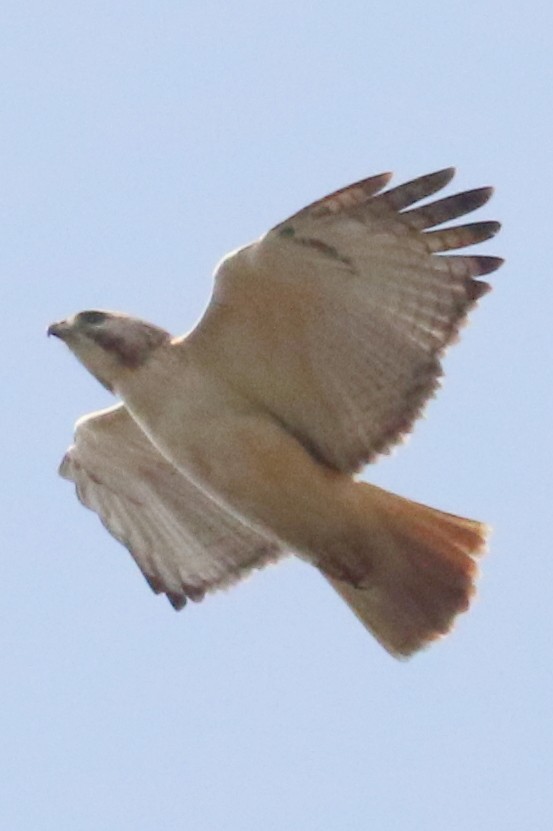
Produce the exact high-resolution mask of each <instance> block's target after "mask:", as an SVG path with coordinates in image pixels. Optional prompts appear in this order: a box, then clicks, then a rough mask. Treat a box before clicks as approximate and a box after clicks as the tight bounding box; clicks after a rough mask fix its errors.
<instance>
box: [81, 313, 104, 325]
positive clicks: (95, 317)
mask: <svg viewBox="0 0 553 831" xmlns="http://www.w3.org/2000/svg"><path fill="white" fill-rule="evenodd" d="M78 318H79V320H82V322H83V323H92V324H97V323H103V322H104V320H105V319H106V313H105V312H80V314H79V315H78Z"/></svg>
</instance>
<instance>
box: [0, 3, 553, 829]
mask: <svg viewBox="0 0 553 831" xmlns="http://www.w3.org/2000/svg"><path fill="white" fill-rule="evenodd" d="M552 31H553V12H552V11H551V4H550V3H547V2H543V3H539V2H532V1H531V0H530V2H527V3H525V4H520V3H516V4H514V3H510V2H508V0H507V2H506V0H502V1H501V2H493V0H479V2H475V0H463V2H457V1H456V0H452V2H449V3H445V4H444V3H443V0H440V2H438V0H431V1H430V2H419V3H415V2H413V3H408V2H393V1H392V2H390V0H388V2H380V0H379V2H374V3H371V2H366V0H359V2H354V0H345V2H343V3H336V2H332V3H331V2H319V3H317V2H309V1H308V0H306V2H302V3H298V2H290V0H279V2H278V3H277V2H272V0H266V1H265V2H259V0H255V1H254V0H250V1H249V2H248V0H237V2H222V0H220V2H214V0H201V2H200V0H188V2H186V0H183V2H176V0H156V2H153V0H152V2H142V1H141V0H139V2H128V0H126V1H124V2H107V0H97V2H93V3H83V2H81V3H79V2H61V0H59V1H58V2H49V0H42V2H38V1H37V2H29V0H18V1H17V2H14V0H4V2H3V3H2V8H1V11H0V32H1V40H2V46H1V55H0V60H1V69H0V77H1V83H0V124H1V127H0V161H1V176H0V212H1V237H2V244H1V246H0V280H1V297H2V299H3V303H2V353H1V355H2V357H1V376H2V390H3V393H2V408H1V410H0V420H1V423H0V429H1V435H2V437H3V465H2V467H3V483H4V484H3V488H2V496H1V505H0V527H1V533H2V537H1V539H2V554H1V562H2V566H1V574H2V624H1V627H0V642H1V656H2V658H1V661H2V685H1V693H0V696H1V706H0V748H1V752H0V827H2V828H4V829H6V830H7V831H8V829H9V831H103V829H107V830H108V831H111V829H113V830H114V831H131V829H132V831H160V830H162V829H178V828H187V829H201V831H204V829H206V830H207V831H211V830H212V829H213V831H219V829H221V831H223V830H224V831H254V829H255V831H258V829H263V831H269V830H270V831H273V829H274V830H275V831H281V830H282V831H285V829H286V831H288V829H302V831H327V830H328V831H334V829H336V831H362V830H363V831H366V829H379V831H387V830H388V829H390V830H391V829H393V831H421V829H425V831H438V830H439V831H442V829H448V831H460V829H463V831H472V830H473V829H474V830H475V831H479V829H492V828H493V829H501V831H511V829H512V831H515V829H516V831H520V829H532V831H545V829H550V828H551V827H553V807H552V799H553V797H552V792H551V791H552V787H553V759H552V752H553V741H552V740H553V727H552V709H553V673H552V652H553V626H552V612H551V606H552V594H553V552H552V546H551V520H552V515H553V504H552V496H553V493H552V473H551V469H552V458H551V457H552V453H551V418H552V403H553V402H552V393H551V387H552V371H551V359H552V352H553V337H552V324H551V320H552V314H553V311H552V310H553V278H552V274H551V254H550V250H551V242H552V238H551V217H550V214H551V196H550V194H551V186H552V175H551V174H552V168H553V165H552V157H553V152H552V145H551V134H552V127H553V124H552V115H551V113H552V98H551V89H552V83H553V78H552V71H551V70H552V59H551V32H552ZM450 164H455V165H457V166H458V169H459V174H458V178H457V179H456V182H455V184H456V188H457V189H462V188H469V187H476V186H480V185H488V184H494V185H496V187H497V193H496V196H495V197H494V199H493V201H492V203H491V204H490V205H489V206H488V207H486V208H485V209H483V210H482V211H481V212H480V214H479V218H482V219H500V220H502V221H503V222H504V230H503V232H502V233H501V235H500V236H499V237H498V238H496V239H495V240H494V241H492V242H490V243H487V244H486V246H484V247H482V249H481V250H482V252H488V253H493V254H499V255H503V256H505V257H506V258H507V264H506V265H505V266H504V268H503V269H502V270H501V271H500V272H498V273H497V274H495V275H493V282H494V285H495V291H494V292H493V293H492V294H491V295H490V296H489V297H487V298H486V299H485V302H483V304H482V305H481V307H480V308H479V309H478V310H477V311H476V313H475V314H474V315H473V318H472V325H471V326H470V327H469V328H468V329H467V330H465V331H464V333H463V337H462V341H461V343H460V345H459V346H457V347H456V348H455V349H454V350H453V352H452V353H451V354H450V355H449V357H448V359H447V379H446V383H445V387H444V389H443V390H442V392H441V394H440V396H439V398H438V399H437V400H436V401H435V402H434V403H432V405H431V407H430V408H429V409H428V411H427V417H426V419H425V421H423V422H421V423H420V424H419V426H418V429H417V430H416V432H415V434H414V436H413V437H412V438H411V440H410V441H409V443H408V444H407V445H406V446H404V447H403V448H401V449H400V450H399V451H398V452H396V454H395V455H394V456H393V457H391V458H389V459H386V460H384V461H383V462H382V463H380V464H379V465H378V466H376V467H371V468H370V469H368V470H366V472H365V474H364V475H365V476H366V477H367V478H369V479H370V480H371V481H374V482H377V483H379V484H381V485H383V486H386V487H389V488H391V489H393V490H396V491H399V492H400V493H403V494H405V495H408V496H410V497H412V498H415V499H418V500H420V501H425V502H428V503H430V504H433V505H436V506H437V507H441V508H443V509H446V510H450V511H454V512H458V513H464V514H466V515H468V516H474V517H476V518H480V519H485V520H487V521H489V522H491V523H492V524H493V526H494V528H495V533H494V536H493V539H492V545H491V552H490V554H489V556H488V557H487V558H486V560H485V562H484V573H483V578H482V581H481V586H480V593H479V598H478V600H477V602H476V603H475V605H474V607H473V609H472V611H471V613H470V614H469V615H467V616H465V617H464V618H462V619H461V621H460V622H459V625H458V628H457V629H456V631H455V633H454V634H453V635H452V636H451V637H450V638H449V639H447V640H445V641H444V642H442V643H440V644H437V645H436V646H434V647H433V648H432V649H431V650H429V651H428V652H425V653H424V654H421V655H419V656H417V657H415V658H414V659H412V660H411V661H409V662H407V663H398V662H395V661H394V660H393V659H392V658H390V657H389V656H388V655H387V654H386V653H385V652H384V651H383V650H382V649H381V648H380V647H379V646H378V645H377V644H376V643H375V642H374V641H373V640H372V639H371V638H370V637H369V635H368V634H367V633H366V632H365V631H364V629H363V628H362V627H361V626H360V625H359V623H358V622H357V621H356V620H355V618H354V617H353V616H352V615H351V613H350V612H349V611H348V610H347V608H346V607H345V606H344V605H342V603H341V601H340V600H339V598H338V597H337V596H335V595H334V594H333V593H332V591H331V590H330V589H329V588H328V587H327V585H326V584H325V583H324V581H323V580H322V579H321V578H320V576H319V575H318V574H317V573H316V572H315V570H312V571H311V570H310V569H309V568H308V567H307V566H305V565H302V564H300V563H297V562H293V561H291V560H290V561H289V562H286V563H284V564H282V565H280V566H279V567H278V568H273V569H270V570H268V571H266V572H265V573H263V574H258V575H256V576H255V577H253V578H252V579H251V580H249V581H247V582H246V583H244V584H243V585H242V586H240V587H238V588H236V589H235V590H233V591H232V592H229V593H226V594H221V595H216V596H213V597H211V598H209V599H208V600H207V601H206V602H204V603H203V604H202V605H200V606H195V605H190V606H189V607H188V608H187V609H186V610H184V611H183V612H181V613H180V614H176V613H175V612H174V611H173V610H172V609H171V608H170V606H169V604H168V603H167V602H166V601H165V599H164V598H156V597H155V596H154V595H153V594H151V593H150V591H149V589H148V587H147V586H146V583H145V581H144V580H143V578H142V577H141V575H140V573H139V572H138V570H137V569H136V566H135V565H134V563H133V562H132V561H131V558H130V557H129V555H128V554H127V553H126V552H125V550H124V549H123V548H122V547H121V546H119V545H118V543H116V542H115V540H113V539H112V538H111V537H110V536H109V535H108V534H107V533H106V532H105V531H104V529H103V528H102V527H101V525H100V522H99V521H98V519H97V518H96V516H95V515H93V514H92V513H91V512H88V511H86V510H85V509H84V508H82V507H81V506H80V505H79V504H78V502H77V500H76V499H75V496H74V494H73V489H72V486H71V485H70V484H69V483H67V482H64V481H63V480H61V479H60V478H58V477H57V476H56V469H57V466H58V463H59V461H60V459H61V456H62V455H63V453H64V451H65V449H66V447H67V446H68V444H69V443H70V441H71V436H72V427H73V423H74V421H75V419H76V418H77V417H78V416H80V415H81V414H83V413H85V412H87V411H90V410H94V409H97V408H100V407H102V406H105V405H108V404H109V403H110V402H111V399H110V397H109V395H108V393H107V392H106V391H105V390H103V389H102V388H101V387H100V386H99V385H98V384H97V383H96V382H95V381H94V379H93V378H92V377H91V376H89V375H88V374H87V373H86V372H85V370H84V369H83V368H82V367H80V366H79V365H78V363H77V362H76V361H75V360H74V359H73V358H72V357H71V356H70V354H69V353H68V352H67V351H66V350H65V349H64V348H63V347H62V346H61V345H60V344H59V343H58V342H52V341H50V342H48V341H47V340H46V337H45V330H46V326H47V324H48V323H50V322H51V321H53V320H55V319H59V318H60V317H63V316H66V315H67V314H69V313H72V312H75V311H78V310H79V309H86V308H91V307H92V308H94V307H103V308H115V309H122V310H126V311H128V312H131V313H134V314H137V315H140V316H143V317H146V318H148V319H150V320H152V321H154V322H156V323H158V324H160V325H162V326H165V327H166V328H168V329H170V330H171V331H173V332H175V333H179V332H182V331H185V330H187V329H189V328H191V327H192V326H193V325H194V323H195V322H196V320H197V318H198V316H199V315H200V313H201V311H202V309H203V308H204V306H205V304H206V302H207V300H208V297H209V294H210V289H211V278H210V274H211V271H212V269H213V267H214V265H215V263H216V262H217V261H218V259H219V258H220V257H221V256H223V255H224V254H225V253H226V252H227V251H229V250H230V249H232V248H235V247H237V246H239V245H241V244H244V243H246V242H248V241H250V240H251V239H253V238H255V237H256V236H258V235H259V234H261V233H262V232H264V231H265V230H266V229H267V228H268V227H270V226H271V225H273V224H275V223H276V222H278V221H280V220H282V219H284V218H285V217H286V216H287V215H289V214H290V213H292V212H294V211H295V210H297V209H298V208H300V207H301V206H303V205H304V204H306V203H307V202H308V201H310V200H312V199H315V198H317V197H319V196H322V195H324V194H325V193H327V192H328V191H330V190H332V189H334V188H336V187H340V186H342V185H346V184H348V183H349V182H351V181H353V180H356V179H359V178H362V177H364V176H368V175H370V174H373V173H378V172H380V171H382V170H388V169H391V170H394V171H395V172H396V179H395V181H396V182H399V181H401V180H403V179H406V178H411V177H413V176H416V175H419V174H422V173H426V172H429V171H432V170H435V169H438V168H440V167H443V166H447V165H450Z"/></svg>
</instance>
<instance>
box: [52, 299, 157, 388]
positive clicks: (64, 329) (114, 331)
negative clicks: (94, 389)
mask: <svg viewBox="0 0 553 831" xmlns="http://www.w3.org/2000/svg"><path fill="white" fill-rule="evenodd" d="M48 334H49V335H55V337H57V338H60V339H61V340H62V341H64V343H65V344H66V345H67V346H68V347H69V349H70V350H71V351H72V352H73V354H74V355H76V356H77V358H78V359H79V361H81V363H82V364H84V366H85V367H86V368H87V369H88V371H89V372H91V373H92V375H94V377H95V378H96V379H97V380H98V381H100V383H101V384H103V385H104V387H106V388H107V389H108V390H110V391H111V392H113V391H114V389H115V387H116V386H117V383H118V381H119V380H120V379H121V378H122V377H123V376H124V375H125V374H126V373H128V371H129V370H136V369H138V368H139V367H141V366H143V365H144V364H145V363H146V362H147V361H148V360H149V359H150V358H151V356H152V355H153V354H154V352H155V351H156V350H157V349H158V348H159V347H160V346H162V345H163V344H167V343H168V342H169V341H170V339H171V335H170V334H169V332H166V331H165V330H164V329H160V328H159V327H158V326H154V325H152V324H151V323H146V321H144V320H139V319H138V318H135V317H130V316H129V315H125V314H122V313H121V312H105V311H99V310H94V311H86V312H79V313H78V314H76V315H73V317H69V318H67V320H61V321H59V322H58V323H52V325H51V326H49V327H48Z"/></svg>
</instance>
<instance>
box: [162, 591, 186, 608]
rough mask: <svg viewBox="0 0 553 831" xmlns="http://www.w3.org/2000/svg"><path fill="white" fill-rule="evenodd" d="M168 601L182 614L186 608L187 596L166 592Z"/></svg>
mask: <svg viewBox="0 0 553 831" xmlns="http://www.w3.org/2000/svg"><path fill="white" fill-rule="evenodd" d="M165 594H166V596H167V599H168V601H169V603H170V604H171V606H172V607H173V609H174V610H175V611H176V612H180V610H181V609H184V607H185V606H186V595H185V594H177V593H176V592H165Z"/></svg>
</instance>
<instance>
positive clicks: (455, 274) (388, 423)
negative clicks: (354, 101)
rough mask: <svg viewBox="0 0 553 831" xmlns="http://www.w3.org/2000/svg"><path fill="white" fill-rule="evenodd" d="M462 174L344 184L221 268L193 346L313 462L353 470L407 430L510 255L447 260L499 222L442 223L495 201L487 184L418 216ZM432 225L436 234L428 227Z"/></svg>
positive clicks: (190, 341) (378, 178)
mask: <svg viewBox="0 0 553 831" xmlns="http://www.w3.org/2000/svg"><path fill="white" fill-rule="evenodd" d="M453 173H454V171H453V169H448V170H444V171H440V172H438V173H433V174H429V175H427V176H423V177H421V178H419V179H415V180H414V181H411V182H408V183H406V184H403V185H400V186H399V187H396V188H393V189H390V190H388V191H384V192H383V193H380V191H381V190H382V188H383V187H384V186H385V184H386V183H387V181H388V179H389V174H384V175H381V176H376V177H373V178H371V179H366V180H365V181H362V182H358V183H357V184H354V185H351V186H350V187H347V188H344V189H343V190H340V191H338V192H336V193H334V194H332V195H330V196H327V197H326V198H325V199H322V200H320V201H319V202H315V203H314V204H313V205H310V206H309V207H307V208H305V209H304V210H302V211H300V212H299V213H297V214H295V215H294V216H292V217H291V218H290V219H288V220H287V221H285V222H283V223H281V224H280V225H277V226H276V227H275V228H273V230H272V231H270V232H269V233H268V234H267V235H266V236H265V237H263V238H262V239H261V240H259V241H258V242H257V243H254V244H253V245H251V246H248V247H247V248H244V249H242V250H240V251H238V252H237V253H236V254H234V255H231V256H230V257H228V258H227V259H226V260H224V261H223V262H222V264H221V265H220V267H219V269H218V272H217V275H216V285H215V290H214V295H213V298H212V301H211V304H210V306H209V307H208V309H207V312H206V314H205V316H204V318H203V320H202V321H201V322H200V324H199V326H198V328H197V329H196V330H195V332H194V333H192V335H191V336H189V338H188V339H187V343H188V344H189V346H190V347H194V346H196V348H198V349H199V350H200V351H203V354H204V357H206V358H207V359H208V360H209V361H210V362H211V365H212V366H213V367H215V368H216V369H217V370H218V371H219V372H221V373H223V374H224V376H225V377H226V378H227V379H232V382H233V383H234V384H235V385H236V386H237V387H239V388H240V389H241V390H243V391H244V392H245V393H246V394H247V395H248V396H249V398H250V399H254V400H256V401H258V402H259V404H260V406H262V407H263V408H265V409H266V410H267V411H269V412H270V413H272V414H273V416H274V417H275V418H276V419H277V420H278V421H279V422H280V423H281V424H283V426H285V427H286V428H287V429H288V430H289V431H290V432H291V433H293V434H294V435H295V436H296V437H297V438H298V439H299V440H300V441H301V442H302V443H303V444H304V446H306V447H307V448H308V449H309V450H310V451H311V452H312V453H313V455H315V456H316V457H317V458H319V459H320V460H321V461H323V462H325V463H326V464H328V465H330V466H332V467H334V468H338V469H340V470H343V471H354V470H357V469H358V468H359V467H360V466H361V465H362V464H364V463H366V462H367V461H370V460H372V459H373V458H374V457H375V456H376V455H377V454H379V453H383V452H386V451H388V450H389V449H390V448H391V447H392V445H394V444H395V443H396V442H397V441H398V440H400V439H401V438H402V436H403V435H404V434H405V433H406V432H408V431H410V430H411V429H412V426H413V423H414V421H415V419H416V418H417V417H418V416H419V415H420V413H421V411H422V408H423V407H424V405H425V403H426V402H427V400H428V399H429V398H430V397H431V396H432V395H433V393H434V392H435V390H436V387H437V385H438V379H439V377H440V375H441V365H440V358H441V356H442V354H443V352H444V349H445V347H446V346H447V345H448V344H449V343H450V342H451V341H452V340H453V339H454V337H455V335H456V334H457V332H458V330H459V328H460V326H461V325H462V324H463V323H464V322H465V319H466V317H467V314H468V312H469V310H470V309H471V307H472V306H473V305H474V304H475V303H476V301H477V300H478V298H479V297H480V296H481V295H482V294H484V292H486V291H487V290H488V289H489V286H488V284H487V283H485V282H481V281H480V280H478V279H477V278H478V277H480V276H481V275H484V274H488V273H489V272H491V271H494V270H495V269H496V268H498V267H499V266H500V265H501V263H502V260H501V259H499V258H497V257H485V256H471V255H468V256H465V255H463V256H460V255H457V256H452V255H450V254H446V255H442V254H440V253H439V252H445V251H449V250H450V249H455V248H462V247H464V246H467V245H471V244H473V243H478V242H481V241H482V240H486V239H488V238H489V237H491V236H493V235H494V234H495V233H496V232H497V231H498V229H499V223H497V222H476V223H470V224H464V225H457V226H451V227H446V228H440V229H437V230H436V229H434V226H436V225H440V224H441V223H443V222H446V221H449V220H453V219H456V218H457V217H460V216H464V215H465V214H467V213H469V212H470V211H473V210H475V209H476V208H479V207H480V206H481V205H483V204H484V203H485V202H486V201H487V200H488V199H489V197H490V195H491V193H492V190H491V188H480V189H478V190H471V191H467V192H465V193H460V194H456V195H454V196H449V197H447V198H445V199H440V200H438V201H434V202H430V203H428V204H423V205H422V206H419V207H415V208H412V207H411V206H412V205H413V203H415V202H418V201H419V200H421V199H424V198H425V197H428V196H431V195H432V194H433V193H435V192H436V191H438V190H440V189H441V188H442V187H444V186H445V185H446V184H447V183H448V182H449V181H450V179H451V178H452V176H453ZM431 229H434V230H431Z"/></svg>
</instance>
